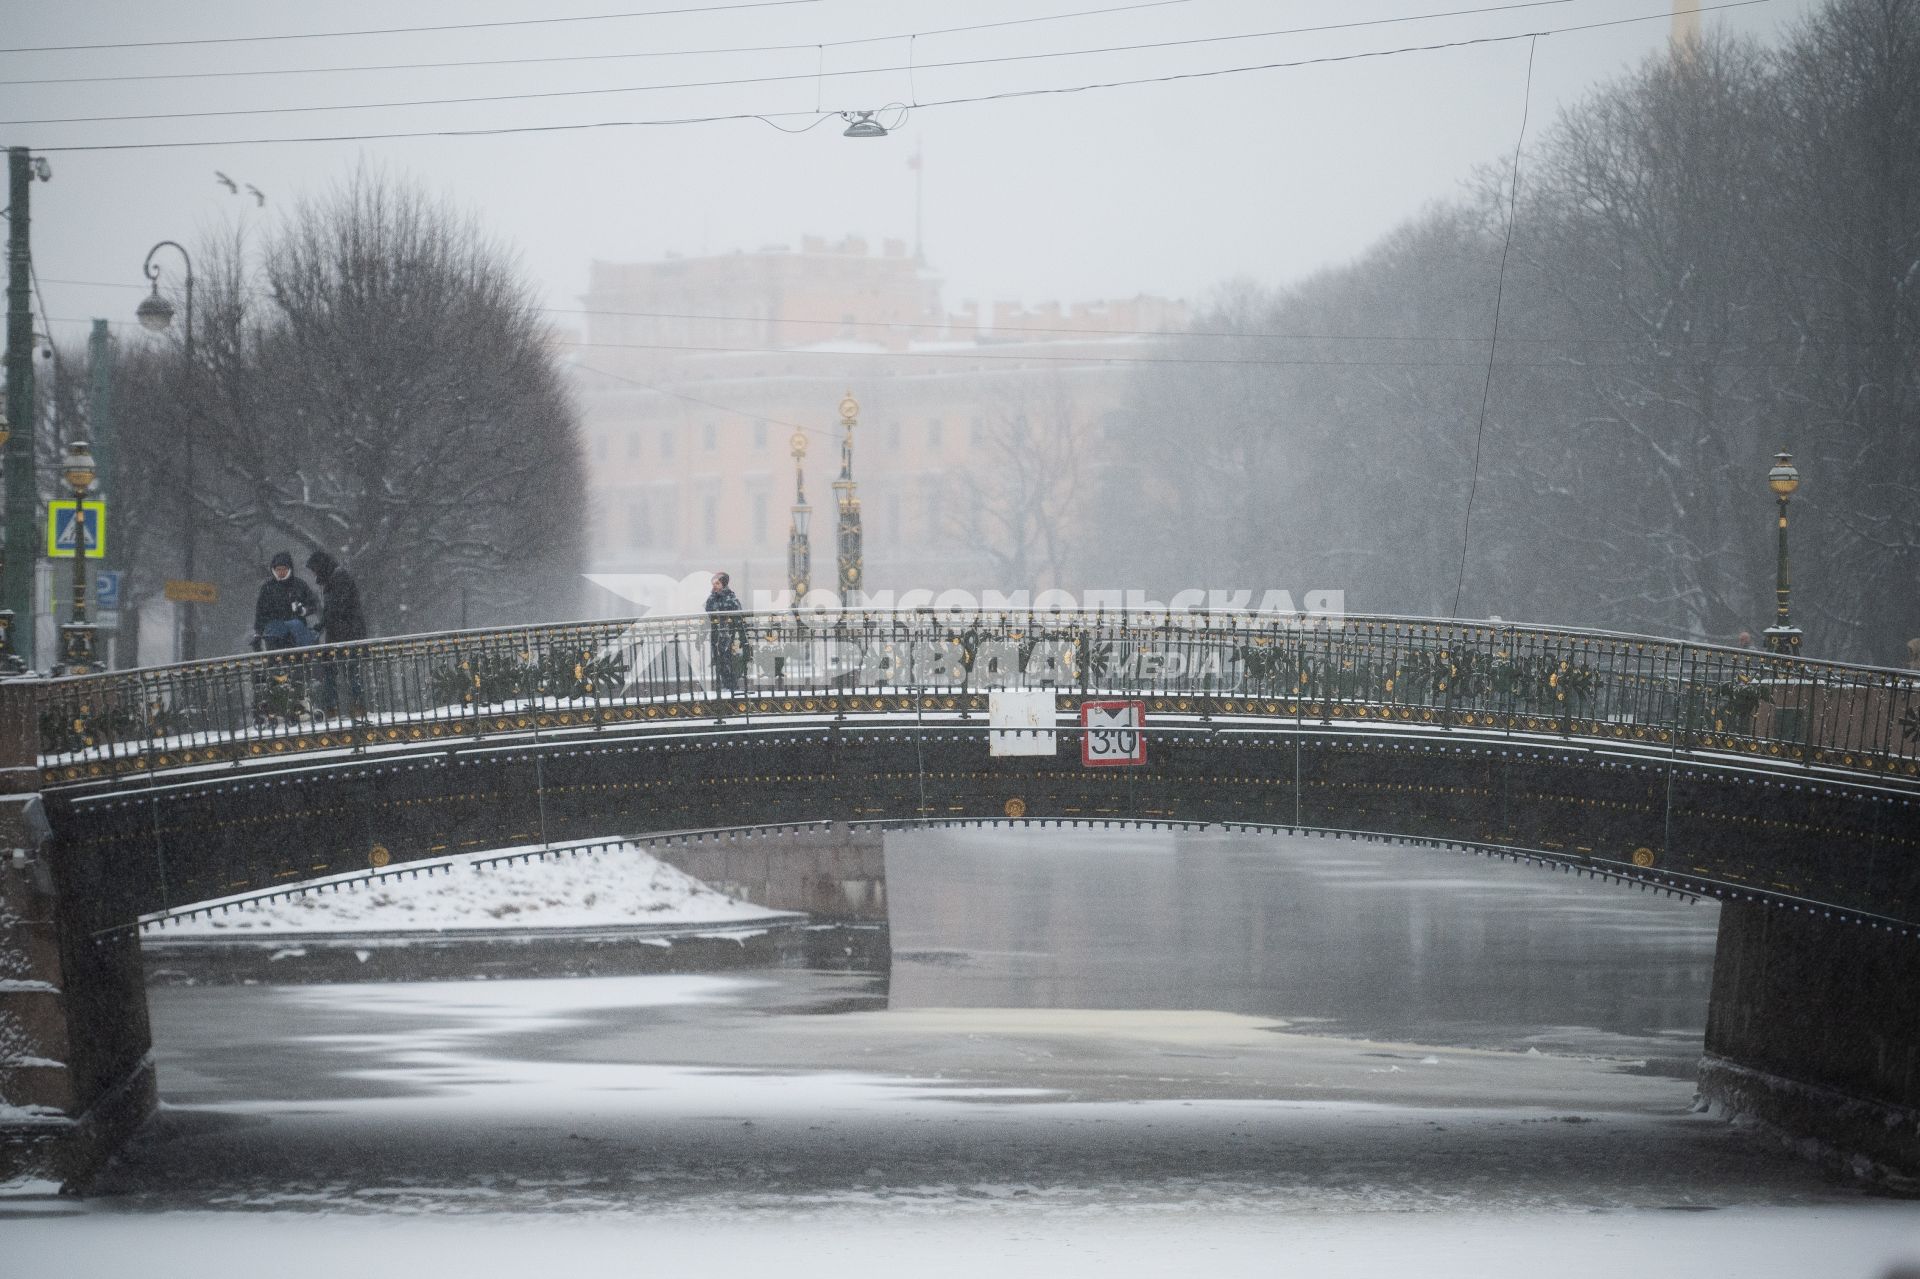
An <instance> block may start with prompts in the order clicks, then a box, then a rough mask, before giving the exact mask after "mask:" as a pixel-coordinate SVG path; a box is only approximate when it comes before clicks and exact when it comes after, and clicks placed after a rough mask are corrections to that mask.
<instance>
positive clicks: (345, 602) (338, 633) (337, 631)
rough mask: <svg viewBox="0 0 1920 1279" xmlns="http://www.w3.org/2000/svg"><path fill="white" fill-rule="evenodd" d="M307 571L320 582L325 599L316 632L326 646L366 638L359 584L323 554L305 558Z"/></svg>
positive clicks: (364, 616)
mask: <svg viewBox="0 0 1920 1279" xmlns="http://www.w3.org/2000/svg"><path fill="white" fill-rule="evenodd" d="M307 571H308V572H309V573H312V574H313V580H314V581H316V582H318V583H320V591H321V594H322V595H323V596H324V597H325V601H326V602H325V604H324V606H323V608H322V615H321V621H320V631H321V633H322V634H323V635H325V636H326V637H327V643H329V644H345V643H348V642H350V641H352V640H362V639H365V638H366V637H367V614H366V610H365V609H363V608H362V607H361V605H360V583H358V582H356V581H354V580H353V574H351V573H349V572H347V570H346V569H345V568H344V567H342V566H341V564H340V561H339V560H336V559H334V558H333V556H331V555H329V554H327V553H326V552H325V551H315V552H314V553H313V554H311V555H309V556H307Z"/></svg>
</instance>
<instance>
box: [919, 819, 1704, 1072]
mask: <svg viewBox="0 0 1920 1279" xmlns="http://www.w3.org/2000/svg"><path fill="white" fill-rule="evenodd" d="M887 877H888V894H889V898H890V901H891V904H892V913H893V951H894V968H893V979H892V994H891V997H892V1004H893V1006H894V1007H896V1008H927V1007H1013V1008H1137V1009H1206V1010H1211V1011H1219V1012H1237V1013H1247V1014H1254V1015H1262V1016H1274V1017H1282V1018H1286V1019H1289V1020H1291V1021H1294V1022H1295V1023H1296V1026H1297V1027H1298V1028H1299V1029H1304V1030H1314V1031H1318V1032H1321V1033H1328V1034H1338V1035H1352V1036H1365V1037H1368V1038H1376V1039H1394V1040H1405V1041H1409V1042H1415V1043H1427V1044H1445V1045H1460V1046H1476V1047H1487V1048H1507V1049H1521V1050H1524V1049H1526V1048H1528V1047H1538V1048H1540V1050H1541V1051H1543V1052H1544V1051H1574V1052H1593V1053H1600V1054H1608V1055H1634V1056H1647V1055H1651V1056H1673V1057H1687V1058H1691V1057H1695V1056H1697V1055H1698V1054H1699V1051H1700V1046H1701V1038H1702V1035H1703V1033H1704V1028H1705V1025H1706V1010H1707V995H1708V991H1709V988H1710V985H1711V980H1712V970H1713V948H1714V933H1715V929H1716V927H1717V925H1718V921H1719V908H1718V906H1716V905H1714V904H1712V903H1710V902H1702V903H1689V902H1686V901H1681V900H1677V899H1672V898H1667V897H1662V896H1658V895H1654V894H1650V893H1645V892H1641V891H1638V890H1636V889H1631V888H1623V887H1621V886H1619V885H1612V884H1605V883H1599V882H1595V881H1592V880H1586V879H1580V878H1577V877H1575V876H1572V875H1568V874H1564V873H1560V872H1555V871H1547V870H1542V869H1540V868H1537V867H1529V866H1522V865H1516V864H1514V863H1510V862H1505V861H1497V860H1491V859H1488V858H1485V857H1480V856H1475V855H1471V854H1461V853H1453V852H1438V851H1434V850H1431V849H1413V848H1399V847H1392V846H1385V845H1378V844H1366V843H1356V842H1353V841H1350V840H1340V841H1335V840H1330V839H1321V838H1310V837H1306V836H1285V835H1253V834H1237V833H1236V834H1226V833H1218V832H1205V833H1177V834H1176V833H1169V832H1158V831H1119V830H1113V831H1105V830H1091V831H1089V830H1046V831H929V832H916V833H912V834H907V835H889V836H888V843H887Z"/></svg>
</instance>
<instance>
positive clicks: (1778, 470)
mask: <svg viewBox="0 0 1920 1279" xmlns="http://www.w3.org/2000/svg"><path fill="white" fill-rule="evenodd" d="M1767 486H1768V487H1769V488H1771V489H1772V490H1773V491H1774V493H1775V494H1776V495H1777V496H1778V497H1779V498H1780V500H1781V501H1782V502H1784V501H1786V500H1787V499H1788V498H1789V497H1791V496H1793V491H1794V490H1795V489H1797V488H1799V487H1800V472H1799V471H1798V470H1796V469H1795V467H1794V465H1793V454H1791V453H1775V454H1774V455H1773V469H1772V470H1771V471H1768V472H1767Z"/></svg>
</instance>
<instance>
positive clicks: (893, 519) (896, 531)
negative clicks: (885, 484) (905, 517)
mask: <svg viewBox="0 0 1920 1279" xmlns="http://www.w3.org/2000/svg"><path fill="white" fill-rule="evenodd" d="M886 537H887V540H888V541H889V542H892V543H893V544H894V545H895V546H898V545H899V544H900V543H901V541H902V540H903V539H902V538H901V536H900V495H899V494H898V493H889V494H887V533H886Z"/></svg>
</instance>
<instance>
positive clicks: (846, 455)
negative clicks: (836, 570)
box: [833, 391, 864, 604]
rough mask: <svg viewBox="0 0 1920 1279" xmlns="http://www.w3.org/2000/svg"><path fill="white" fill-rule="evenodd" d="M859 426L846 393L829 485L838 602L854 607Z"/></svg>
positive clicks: (858, 575)
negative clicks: (835, 504)
mask: <svg viewBox="0 0 1920 1279" xmlns="http://www.w3.org/2000/svg"><path fill="white" fill-rule="evenodd" d="M859 423H860V401H858V400H856V399H854V398H853V392H852V391H848V392H847V394H846V396H845V397H844V398H843V399H841V401H840V478H839V479H837V480H835V481H834V482H833V491H834V495H835V497H837V498H838V499H839V506H840V538H839V547H840V575H839V579H838V580H837V581H836V582H835V586H836V587H837V588H838V589H839V592H840V598H841V599H842V600H844V601H846V602H847V603H848V604H854V603H857V597H858V596H859V594H860V586H861V581H862V580H863V577H864V569H863V568H862V563H861V555H860V496H859V494H858V493H857V492H856V491H855V489H854V484H853V428H854V427H855V426H858V425H859Z"/></svg>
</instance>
